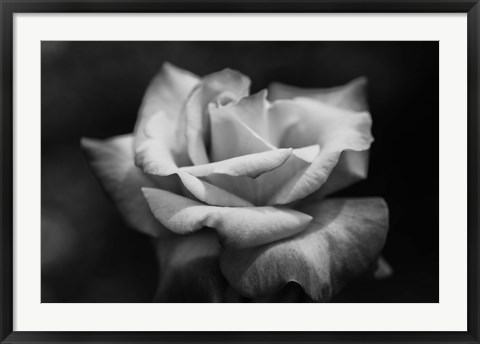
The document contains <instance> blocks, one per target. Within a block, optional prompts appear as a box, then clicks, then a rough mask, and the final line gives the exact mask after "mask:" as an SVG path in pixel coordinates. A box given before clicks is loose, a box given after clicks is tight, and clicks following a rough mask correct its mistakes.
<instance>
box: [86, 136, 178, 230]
mask: <svg viewBox="0 0 480 344" xmlns="http://www.w3.org/2000/svg"><path fill="white" fill-rule="evenodd" d="M81 144H82V148H83V150H84V152H85V156H86V158H87V160H88V162H89V163H90V166H91V167H92V169H93V171H94V173H95V175H96V176H97V177H98V179H99V180H100V182H101V184H102V185H103V187H104V188H105V190H106V191H107V193H108V194H109V195H110V196H111V197H112V198H113V200H114V202H115V204H116V206H117V207H118V209H119V210H120V214H121V215H122V216H123V217H124V219H125V221H126V222H127V223H128V224H129V225H130V226H131V227H133V228H135V229H137V230H139V231H141V232H143V233H146V234H149V235H153V236H162V235H165V234H169V231H168V230H166V229H165V228H164V227H163V226H162V225H161V224H160V223H159V222H158V221H157V220H156V219H155V217H154V216H153V214H152V212H151V211H150V209H149V207H148V204H147V202H146V201H145V198H144V197H143V194H142V192H141V188H142V187H144V186H145V187H155V186H158V185H157V184H155V183H154V182H153V181H152V180H150V179H149V178H147V176H145V175H144V174H143V173H142V171H141V170H140V169H138V168H137V167H136V166H135V165H134V164H133V138H132V136H131V135H124V136H117V137H114V138H111V139H108V140H105V141H101V140H93V139H86V138H83V139H82V141H81ZM163 187H164V188H167V189H171V190H173V185H169V184H168V180H165V181H164V185H163Z"/></svg>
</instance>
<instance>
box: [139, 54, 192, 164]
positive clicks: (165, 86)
mask: <svg viewBox="0 0 480 344" xmlns="http://www.w3.org/2000/svg"><path fill="white" fill-rule="evenodd" d="M198 82H199V77H198V76H196V75H194V74H192V73H190V72H188V71H185V70H182V69H180V68H177V67H175V66H174V65H172V64H170V63H164V64H163V66H162V68H161V70H160V72H159V73H158V74H157V75H156V76H155V77H154V78H153V80H152V81H151V82H150V85H149V86H148V88H147V91H146V92H145V95H144V97H143V101H142V105H141V107H140V111H139V114H138V119H137V123H136V125H135V130H134V133H135V151H136V152H137V151H138V150H139V147H141V150H149V151H150V152H154V151H155V148H156V147H159V144H161V146H163V147H165V148H164V149H166V150H169V151H171V152H170V153H171V154H172V156H173V159H174V161H175V162H176V164H179V165H185V164H187V163H188V155H187V150H186V141H185V137H184V136H183V135H176V132H177V130H179V124H180V123H179V120H180V113H181V110H182V106H183V105H184V103H185V101H186V100H187V98H188V95H189V94H190V93H191V91H192V90H193V88H194V87H195V85H197V84H198ZM153 115H158V116H159V117H161V120H156V121H155V122H151V121H150V118H151V116H153ZM153 125H157V126H158V128H156V129H154V130H160V131H161V132H162V135H161V136H160V139H157V140H156V141H152V140H151V139H150V138H149V135H148V132H149V130H152V129H151V127H152V126H153ZM145 140H148V142H149V144H151V145H153V146H155V147H153V148H148V147H146V143H145ZM159 141H160V142H159Z"/></svg>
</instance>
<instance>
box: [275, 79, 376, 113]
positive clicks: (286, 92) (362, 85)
mask: <svg viewBox="0 0 480 344" xmlns="http://www.w3.org/2000/svg"><path fill="white" fill-rule="evenodd" d="M366 89H367V78H366V77H360V78H357V79H354V80H352V81H350V82H349V83H347V84H346V85H343V86H338V87H331V88H300V87H294V86H289V85H285V84H281V83H272V84H271V85H270V86H269V87H268V94H269V99H270V100H271V101H275V100H278V99H293V98H297V97H309V98H313V99H316V100H319V101H321V102H323V103H325V104H329V105H333V106H337V107H340V108H342V109H345V110H352V111H366V110H368V102H367V96H366Z"/></svg>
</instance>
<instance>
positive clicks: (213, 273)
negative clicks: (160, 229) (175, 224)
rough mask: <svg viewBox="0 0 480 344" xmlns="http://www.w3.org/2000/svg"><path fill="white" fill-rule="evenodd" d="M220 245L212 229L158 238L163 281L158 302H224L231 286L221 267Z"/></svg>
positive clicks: (157, 297) (157, 250) (159, 285)
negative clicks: (224, 296) (224, 297)
mask: <svg viewBox="0 0 480 344" xmlns="http://www.w3.org/2000/svg"><path fill="white" fill-rule="evenodd" d="M219 251H220V245H219V243H218V240H217V238H216V234H215V233H214V232H212V231H209V230H203V231H201V232H198V233H194V234H192V235H187V236H181V237H180V236H174V237H171V238H168V239H167V238H165V239H161V240H157V241H156V252H157V257H158V262H159V284H158V289H157V293H156V295H155V299H154V301H155V302H222V301H223V294H224V293H225V290H226V288H227V286H228V284H227V283H226V281H225V279H224V278H223V276H222V274H221V272H220V269H219V266H218V255H219Z"/></svg>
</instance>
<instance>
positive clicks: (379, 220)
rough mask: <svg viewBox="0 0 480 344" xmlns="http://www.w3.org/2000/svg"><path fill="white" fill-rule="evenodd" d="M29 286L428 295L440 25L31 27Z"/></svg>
mask: <svg viewBox="0 0 480 344" xmlns="http://www.w3.org/2000/svg"><path fill="white" fill-rule="evenodd" d="M41 59H42V61H41V66H42V68H41V73H42V74H41V92H42V95H41V96H42V98H41V101H42V114H41V116H42V118H41V123H42V128H41V130H42V142H41V152H42V171H41V172H42V175H41V187H42V196H41V197H42V214H41V215H42V226H41V231H42V233H41V236H42V242H41V245H42V246H41V265H42V285H41V288H42V290H41V297H42V300H41V301H42V302H47V303H48V302H137V303H138V302H142V303H144V302H350V303H358V302H385V303H388V302H430V303H431V302H438V293H439V291H438V288H439V284H438V269H439V265H438V264H439V262H438V227H439V226H438V175H439V168H438V154H439V145H438V121H439V119H438V101H439V99H438V87H439V79H438V68H439V66H438V42H401V41H395V42H367V41H366V42H320V41H319V42H312V41H308V42H283V41H282V42H279V41H271V42H242V41H235V42H207V41H195V42H185V41H182V42H100V41H98V42H59V41H44V42H42V56H41Z"/></svg>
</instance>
